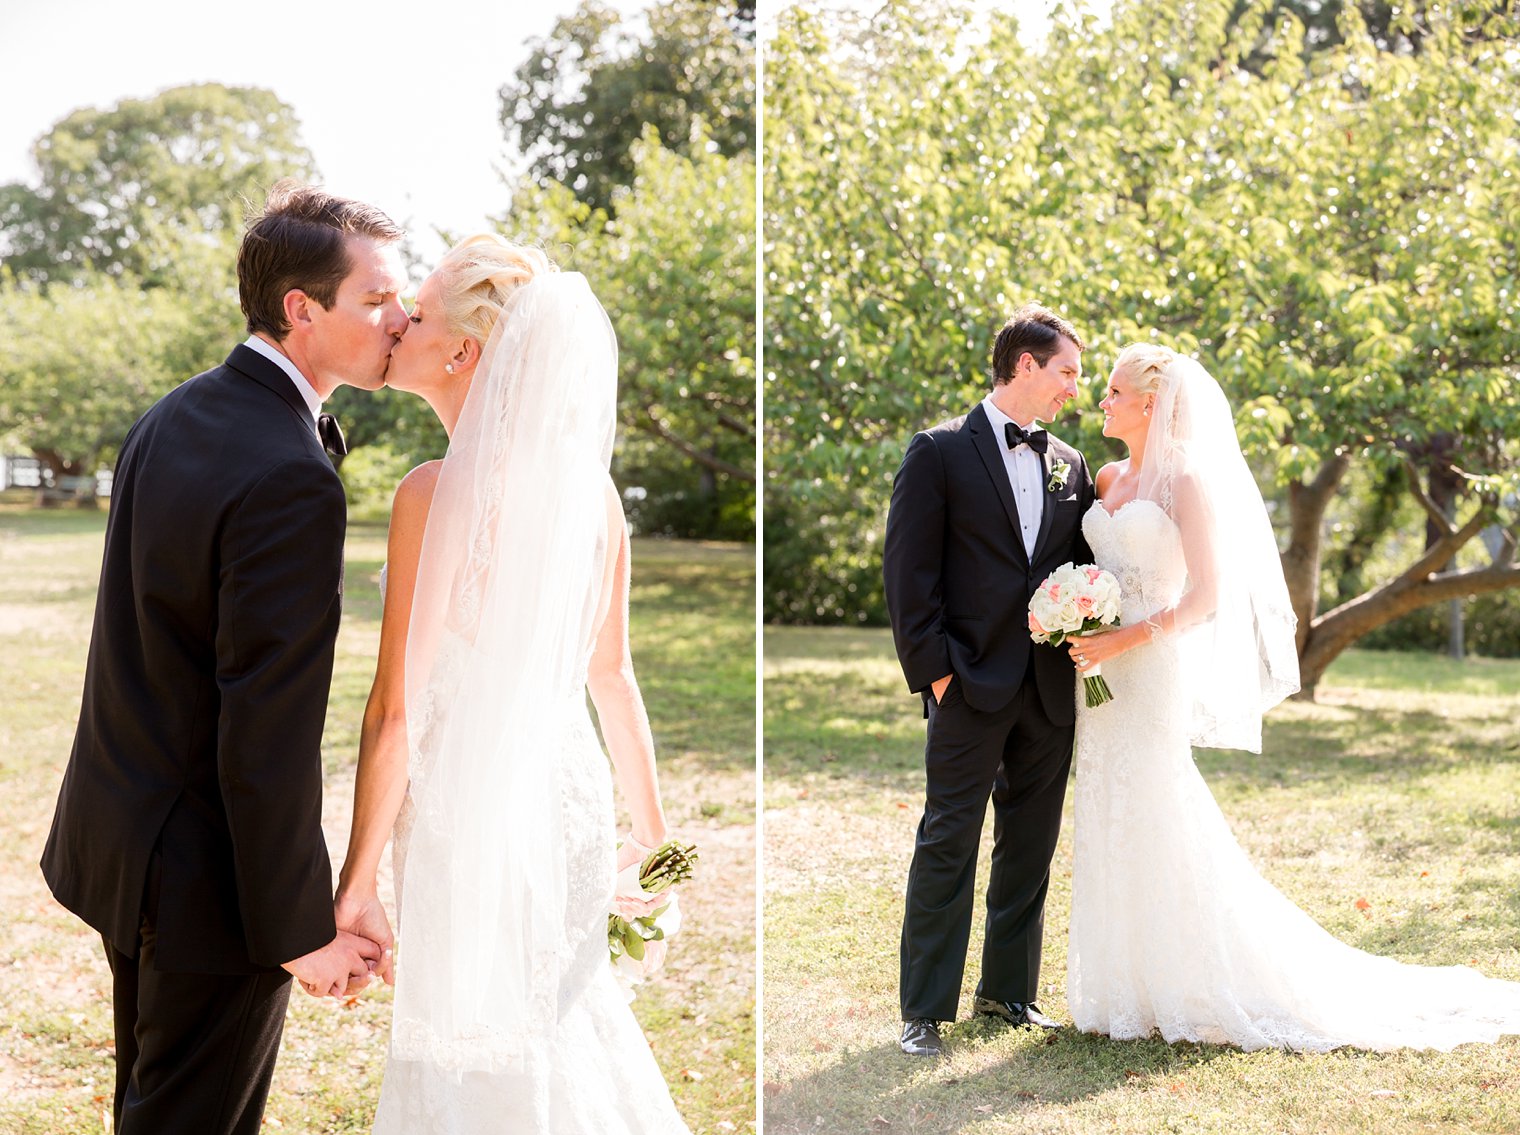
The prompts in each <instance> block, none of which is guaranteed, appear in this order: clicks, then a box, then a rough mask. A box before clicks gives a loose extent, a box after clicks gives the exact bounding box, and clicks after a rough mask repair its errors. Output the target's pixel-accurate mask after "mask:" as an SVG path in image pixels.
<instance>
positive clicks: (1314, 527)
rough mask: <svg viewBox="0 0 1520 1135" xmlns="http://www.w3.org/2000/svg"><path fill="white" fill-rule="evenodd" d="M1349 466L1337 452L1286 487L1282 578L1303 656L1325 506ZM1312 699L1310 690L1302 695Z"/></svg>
mask: <svg viewBox="0 0 1520 1135" xmlns="http://www.w3.org/2000/svg"><path fill="white" fill-rule="evenodd" d="M1350 467H1351V459H1350V458H1348V457H1346V456H1345V455H1344V454H1337V455H1336V456H1334V457H1332V458H1330V460H1328V461H1326V462H1325V464H1324V465H1323V466H1321V467H1320V471H1319V472H1318V473H1317V474H1315V476H1314V479H1313V480H1311V481H1295V482H1293V484H1292V485H1290V486H1289V488H1288V547H1287V550H1286V551H1284V552H1283V554H1282V569H1283V577H1284V578H1285V579H1286V580H1287V583H1288V599H1289V601H1290V602H1291V603H1292V604H1293V613H1294V614H1295V615H1297V616H1298V652H1299V655H1300V657H1301V656H1302V655H1303V652H1304V647H1305V645H1306V644H1307V643H1308V641H1309V631H1310V627H1311V626H1312V625H1313V622H1314V614H1315V611H1316V610H1317V609H1318V607H1319V559H1320V549H1321V547H1322V546H1323V543H1324V520H1325V509H1326V508H1327V507H1328V506H1329V504H1330V501H1331V499H1332V498H1333V497H1334V496H1335V490H1336V487H1337V486H1338V485H1339V484H1340V483H1341V479H1342V478H1343V477H1345V475H1346V470H1347V469H1349V468H1350ZM1300 696H1301V697H1304V696H1306V697H1308V698H1310V699H1312V698H1313V691H1312V690H1310V691H1307V692H1306V693H1305V694H1301V695H1300Z"/></svg>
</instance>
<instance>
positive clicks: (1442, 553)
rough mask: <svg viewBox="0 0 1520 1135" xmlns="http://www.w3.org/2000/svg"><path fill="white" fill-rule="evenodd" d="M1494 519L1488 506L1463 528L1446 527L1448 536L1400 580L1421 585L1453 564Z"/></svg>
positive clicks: (1441, 539)
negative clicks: (1453, 559) (1455, 558)
mask: <svg viewBox="0 0 1520 1135" xmlns="http://www.w3.org/2000/svg"><path fill="white" fill-rule="evenodd" d="M1492 519H1493V517H1492V516H1491V515H1490V511H1489V509H1488V507H1487V506H1484V507H1482V508H1480V509H1478V511H1477V512H1475V513H1473V514H1472V517H1471V518H1470V519H1469V520H1468V521H1467V523H1466V524H1464V525H1462V527H1461V528H1455V529H1454V528H1452V526H1451V525H1450V523H1448V524H1447V525H1446V535H1444V536H1442V537H1441V538H1440V539H1439V540H1437V541H1436V542H1435V543H1434V544H1432V545H1431V546H1430V547H1429V548H1427V549H1425V552H1424V554H1423V555H1421V556H1420V558H1419V559H1417V560H1415V562H1414V563H1412V564H1410V565H1409V566H1408V567H1407V568H1405V569H1404V570H1403V571H1402V572H1401V573H1399V576H1398V578H1399V579H1401V580H1405V581H1407V582H1409V583H1420V582H1423V581H1425V580H1427V579H1429V578H1430V577H1431V573H1433V572H1438V571H1440V570H1441V569H1442V568H1444V567H1445V566H1446V565H1447V564H1449V563H1451V560H1452V557H1453V556H1455V555H1456V554H1457V553H1458V552H1459V551H1461V550H1462V548H1463V547H1464V546H1465V545H1466V544H1467V542H1468V541H1469V540H1471V539H1472V538H1473V537H1474V536H1476V535H1477V534H1478V533H1479V532H1482V531H1483V529H1485V528H1486V527H1488V524H1489V521H1491V520H1492Z"/></svg>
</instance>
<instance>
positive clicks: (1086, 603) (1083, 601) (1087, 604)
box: [1077, 595, 1094, 615]
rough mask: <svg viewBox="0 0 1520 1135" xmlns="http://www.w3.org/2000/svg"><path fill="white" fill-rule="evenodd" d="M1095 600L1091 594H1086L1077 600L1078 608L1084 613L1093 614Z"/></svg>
mask: <svg viewBox="0 0 1520 1135" xmlns="http://www.w3.org/2000/svg"><path fill="white" fill-rule="evenodd" d="M1093 602H1094V600H1093V597H1092V596H1091V595H1084V596H1082V597H1081V598H1080V599H1078V600H1077V610H1079V611H1081V612H1082V614H1084V615H1091V614H1092V609H1093Z"/></svg>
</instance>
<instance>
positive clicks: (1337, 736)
mask: <svg viewBox="0 0 1520 1135" xmlns="http://www.w3.org/2000/svg"><path fill="white" fill-rule="evenodd" d="M1121 696H1122V694H1121ZM765 715H766V719H765V825H764V826H765V848H764V856H765V947H764V955H763V959H764V974H765V996H764V1005H765V1028H764V1045H765V1055H764V1080H765V1088H764V1103H763V1107H764V1112H765V1130H766V1132H767V1135H793V1133H801V1132H804V1131H805V1132H810V1133H832V1132H837V1133H841V1135H843V1133H851V1135H855V1133H859V1132H923V1133H925V1135H928V1133H934V1135H948V1133H952V1132H964V1133H967V1135H971V1133H974V1135H994V1133H996V1135H1005V1133H1014V1132H1020V1133H1025V1132H1027V1133H1036V1132H1041V1133H1043V1132H1094V1133H1095V1132H1110V1131H1121V1132H1230V1133H1235V1132H1240V1133H1245V1135H1255V1133H1261V1135H1268V1133H1273V1135H1275V1133H1285V1132H1286V1133H1293V1135H1299V1133H1302V1135H1311V1133H1313V1135H1318V1133H1322V1132H1323V1133H1346V1135H1350V1133H1357V1135H1361V1133H1364V1132H1373V1133H1386V1135H1393V1133H1402V1132H1423V1131H1440V1132H1453V1133H1455V1132H1464V1133H1466V1132H1493V1133H1498V1132H1515V1131H1520V1039H1514V1038H1512V1039H1508V1040H1505V1041H1502V1042H1500V1043H1498V1044H1493V1045H1468V1046H1465V1047H1463V1048H1461V1049H1458V1050H1457V1051H1456V1052H1453V1053H1447V1054H1441V1053H1417V1052H1400V1053H1392V1054H1376V1053H1363V1052H1347V1051H1341V1052H1336V1053H1331V1054H1328V1055H1318V1056H1315V1055H1294V1054H1291V1053H1283V1052H1276V1051H1268V1052H1257V1053H1243V1052H1240V1051H1238V1050H1235V1049H1232V1048H1225V1047H1218V1046H1203V1045H1190V1044H1182V1045H1167V1044H1164V1043H1162V1042H1160V1041H1159V1040H1149V1041H1130V1042H1115V1041H1110V1040H1108V1039H1107V1038H1103V1037H1096V1036H1085V1035H1082V1034H1079V1033H1077V1032H1076V1031H1075V1030H1073V1029H1071V1028H1065V1029H1062V1030H1061V1031H1060V1032H1059V1033H1057V1034H1054V1035H1053V1036H1051V1037H1048V1038H1047V1037H1045V1036H1037V1035H1033V1034H1032V1032H1031V1031H1030V1030H1006V1029H1000V1028H996V1027H992V1026H988V1025H986V1024H983V1023H981V1022H971V1021H969V1020H967V1018H968V1017H969V1015H970V992H971V989H972V988H973V986H974V984H975V981H976V957H977V953H976V951H977V950H978V949H979V946H978V945H977V943H979V941H980V936H981V932H982V931H981V924H980V922H981V910H980V897H979V898H978V914H977V924H976V926H975V927H974V928H973V931H972V956H971V958H970V960H969V962H968V967H967V975H966V979H965V984H966V988H965V991H964V993H963V1000H962V1004H961V1012H960V1014H959V1015H960V1018H961V1022H960V1023H958V1024H956V1025H954V1026H952V1027H951V1028H950V1029H949V1030H947V1032H946V1039H947V1045H948V1050H949V1051H948V1055H947V1057H946V1058H945V1059H944V1060H942V1061H939V1062H937V1063H936V1062H925V1061H913V1060H910V1059H909V1058H908V1057H904V1056H902V1055H901V1054H900V1053H899V1052H898V1051H897V1046H896V1034H897V1029H898V1027H899V1022H898V1019H897V1018H898V1010H897V949H898V933H899V928H900V925H901V917H902V894H903V885H904V881H905V879H906V877H907V870H908V862H909V859H910V857H911V855H912V851H913V838H914V829H915V827H916V825H917V823H918V819H919V815H920V811H921V808H922V798H923V766H922V751H923V735H924V734H923V728H924V723H923V719H922V715H921V709H920V706H919V702H918V701H917V699H916V698H913V697H912V696H910V695H909V694H908V693H907V691H906V689H905V688H904V687H903V683H902V677H901V672H900V671H899V669H898V666H897V662H896V658H895V656H894V654H893V650H892V642H891V636H890V634H889V633H888V632H886V631H881V630H836V629H814V628H770V629H768V630H767V631H766V635H765ZM1517 720H1520V662H1517V661H1503V662H1501V661H1492V660H1486V659H1471V660H1469V661H1467V662H1465V663H1455V662H1452V661H1450V660H1447V659H1444V658H1438V657H1432V656H1425V655H1395V654H1376V653H1371V652H1359V651H1353V652H1350V653H1348V654H1346V655H1345V656H1344V657H1343V658H1342V659H1340V660H1339V661H1338V662H1337V664H1336V665H1335V666H1334V667H1333V668H1332V669H1331V671H1330V673H1329V674H1328V676H1327V677H1326V679H1325V681H1324V682H1323V683H1322V684H1321V686H1320V689H1319V699H1318V702H1317V703H1316V704H1307V703H1297V702H1292V703H1288V704H1286V705H1283V706H1281V707H1279V708H1278V709H1276V710H1274V711H1273V713H1272V714H1271V716H1270V718H1269V720H1268V723H1267V728H1266V736H1265V739H1264V749H1263V753H1262V755H1260V756H1256V755H1254V754H1250V753H1240V752H1228V751H1216V750H1204V749H1200V750H1197V757H1198V763H1199V767H1200V769H1201V770H1202V771H1203V774H1204V776H1205V777H1206V779H1207V780H1208V782H1209V784H1210V786H1211V788H1212V789H1213V791H1214V793H1215V795H1216V796H1217V798H1218V800H1219V802H1220V805H1221V806H1222V807H1223V809H1224V812H1225V814H1226V815H1227V816H1228V817H1229V818H1230V821H1231V824H1232V826H1233V828H1234V830H1235V833H1236V835H1237V836H1238V838H1239V839H1240V841H1241V843H1242V845H1243V846H1244V847H1245V848H1246V850H1247V851H1248V852H1249V853H1250V855H1251V857H1252V859H1253V860H1254V862H1255V863H1256V864H1257V865H1258V866H1259V867H1260V868H1261V870H1262V872H1263V873H1264V874H1265V875H1266V876H1267V878H1268V879H1270V880H1271V881H1272V882H1273V883H1274V884H1275V885H1276V886H1278V887H1279V888H1280V889H1282V890H1283V891H1284V892H1285V893H1286V894H1287V895H1288V896H1289V897H1290V898H1292V899H1293V900H1294V901H1295V902H1296V903H1298V904H1299V905H1301V906H1302V907H1303V908H1304V909H1305V910H1307V911H1308V912H1309V913H1310V914H1312V915H1313V916H1314V917H1315V918H1316V919H1317V920H1318V921H1319V922H1320V923H1321V924H1322V925H1324V926H1325V927H1326V928H1328V929H1329V930H1330V931H1332V932H1333V933H1334V934H1336V935H1337V936H1338V937H1340V938H1341V939H1342V940H1344V941H1347V942H1350V943H1352V944H1353V945H1355V946H1357V947H1360V948H1362V949H1365V950H1369V951H1373V952H1376V953H1379V954H1386V955H1390V956H1392V957H1396V958H1399V959H1401V960H1405V961H1411V962H1422V963H1428V964H1453V963H1468V964H1472V965H1474V966H1476V967H1478V968H1479V969H1481V970H1482V971H1483V972H1485V973H1488V974H1491V975H1495V976H1500V977H1505V978H1510V979H1514V980H1520V725H1517ZM1067 806H1068V809H1069V808H1070V796H1069V795H1068V800H1067ZM1174 819H1175V818H1174ZM990 850H991V825H990V824H989V825H988V826H987V831H986V833H984V839H983V844H982V849H981V854H980V857H979V865H980V875H981V880H980V889H979V896H980V894H981V893H984V892H985V886H986V865H987V860H988V856H989V854H990ZM1070 887H1071V832H1070V814H1069V812H1068V815H1067V824H1066V830H1065V831H1064V832H1063V835H1062V839H1061V844H1060V847H1059V849H1058V850H1057V852H1056V858H1055V864H1054V868H1053V878H1052V883H1051V889H1050V898H1049V902H1048V904H1047V907H1046V940H1045V960H1044V967H1043V970H1042V974H1041V986H1042V996H1041V1007H1042V1008H1044V1009H1045V1011H1046V1012H1047V1013H1049V1014H1050V1015H1052V1016H1054V1017H1056V1018H1057V1019H1058V1020H1062V1021H1069V1020H1070V1015H1069V1014H1068V1012H1067V1009H1066V997H1065V986H1066V930H1067V920H1068V912H1069V910H1070V900H1071V890H1070ZM1359 901H1360V902H1361V903H1364V904H1365V909H1363V908H1362V907H1361V906H1359V905H1358V904H1359Z"/></svg>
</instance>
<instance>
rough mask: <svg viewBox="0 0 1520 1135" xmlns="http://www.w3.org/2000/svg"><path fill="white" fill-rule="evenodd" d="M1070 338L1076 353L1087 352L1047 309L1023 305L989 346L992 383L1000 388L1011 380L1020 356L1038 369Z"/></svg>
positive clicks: (1071, 330)
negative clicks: (1025, 356) (1063, 340)
mask: <svg viewBox="0 0 1520 1135" xmlns="http://www.w3.org/2000/svg"><path fill="white" fill-rule="evenodd" d="M1062 339H1070V340H1071V341H1072V342H1073V343H1075V344H1076V345H1077V350H1079V351H1085V350H1087V344H1086V343H1084V342H1082V339H1081V337H1080V336H1078V335H1077V329H1076V328H1075V327H1073V326H1072V325H1071V324H1070V323H1067V322H1066V320H1064V319H1062V318H1061V317H1060V316H1059V315H1057V314H1056V313H1055V312H1053V311H1051V310H1050V309H1049V308H1046V307H1041V306H1040V305H1039V304H1037V303H1026V304H1025V305H1024V306H1023V307H1021V308H1019V310H1018V311H1016V312H1014V313H1013V314H1012V315H1010V316H1009V317H1008V322H1007V323H1005V324H1003V329H1002V330H1001V331H999V332H998V337H997V341H996V342H995V343H993V345H992V383H993V385H994V386H1001V385H1003V383H1005V382H1007V381H1009V380H1010V379H1011V378H1013V370H1014V368H1015V367H1016V366H1018V364H1019V359H1020V358H1022V357H1023V356H1024V355H1026V354H1028V355H1032V356H1033V357H1034V361H1035V363H1036V364H1037V365H1039V366H1044V365H1045V364H1046V363H1048V362H1049V361H1050V356H1052V355H1054V354H1055V353H1056V352H1057V351H1058V350H1060V349H1061V340H1062Z"/></svg>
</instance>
